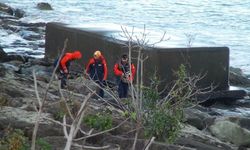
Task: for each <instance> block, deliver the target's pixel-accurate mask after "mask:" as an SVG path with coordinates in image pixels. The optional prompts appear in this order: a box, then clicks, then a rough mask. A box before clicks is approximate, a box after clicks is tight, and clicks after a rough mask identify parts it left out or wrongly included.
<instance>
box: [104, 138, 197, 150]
mask: <svg viewBox="0 0 250 150" xmlns="http://www.w3.org/2000/svg"><path fill="white" fill-rule="evenodd" d="M101 142H102V143H103V145H109V144H110V143H112V144H116V145H119V147H120V148H119V149H121V150H127V149H131V148H132V146H133V142H134V138H125V137H121V136H112V135H109V136H108V135H106V136H105V137H104V138H103V139H102V140H101ZM147 143H148V140H145V139H138V140H137V143H136V147H135V149H144V148H145V147H146V145H147ZM164 149H165V150H168V149H169V150H179V149H182V150H195V148H191V147H186V146H179V145H173V144H166V143H160V142H153V143H152V145H151V146H150V148H149V150H164Z"/></svg>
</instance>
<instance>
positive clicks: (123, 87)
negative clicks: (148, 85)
mask: <svg viewBox="0 0 250 150" xmlns="http://www.w3.org/2000/svg"><path fill="white" fill-rule="evenodd" d="M130 68H131V72H130ZM135 71H136V69H135V66H134V64H132V63H131V64H129V62H128V55H127V54H123V55H122V56H121V60H120V61H119V62H118V63H116V64H115V65H114V74H115V76H116V77H117V78H118V94H119V98H127V97H128V88H129V83H130V82H131V81H133V79H134V77H135Z"/></svg>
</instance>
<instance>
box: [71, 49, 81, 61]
mask: <svg viewBox="0 0 250 150" xmlns="http://www.w3.org/2000/svg"><path fill="white" fill-rule="evenodd" d="M73 56H74V58H76V59H80V58H82V54H81V52H80V51H78V50H77V51H74V53H73Z"/></svg>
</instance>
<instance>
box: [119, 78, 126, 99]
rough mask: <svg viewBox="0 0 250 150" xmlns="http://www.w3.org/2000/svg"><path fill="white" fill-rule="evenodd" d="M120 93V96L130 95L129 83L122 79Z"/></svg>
mask: <svg viewBox="0 0 250 150" xmlns="http://www.w3.org/2000/svg"><path fill="white" fill-rule="evenodd" d="M118 94H119V98H127V97H128V83H124V82H122V80H120V81H119V85H118Z"/></svg>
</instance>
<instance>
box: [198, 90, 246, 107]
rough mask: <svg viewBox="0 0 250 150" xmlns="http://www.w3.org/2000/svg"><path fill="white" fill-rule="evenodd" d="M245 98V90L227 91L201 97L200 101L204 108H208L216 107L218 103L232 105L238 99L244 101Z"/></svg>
mask: <svg viewBox="0 0 250 150" xmlns="http://www.w3.org/2000/svg"><path fill="white" fill-rule="evenodd" d="M245 96H247V92H246V91H245V90H227V91H216V92H210V93H207V94H203V95H199V98H198V99H200V100H202V102H200V104H201V105H202V106H205V107H208V106H211V105H214V104H215V103H216V102H219V103H224V104H229V105H230V104H232V103H234V102H235V101H236V100H238V99H243V98H244V97H245Z"/></svg>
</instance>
